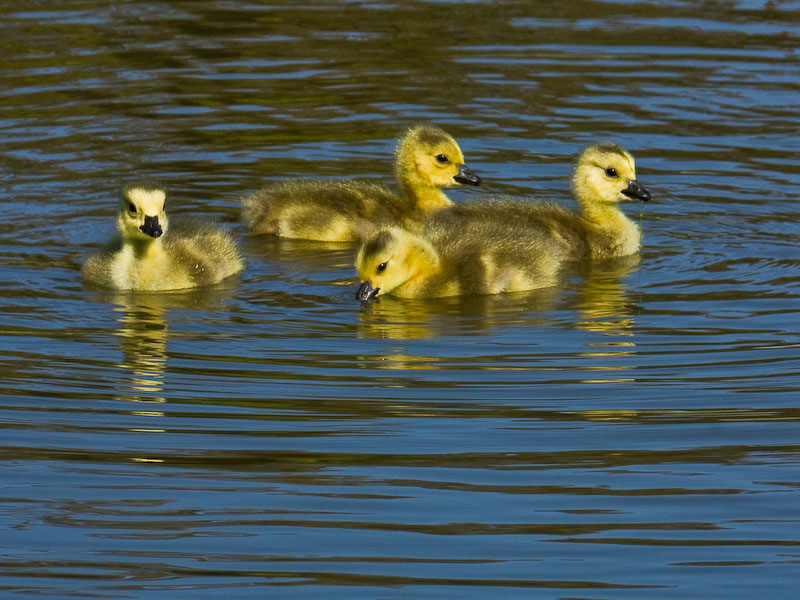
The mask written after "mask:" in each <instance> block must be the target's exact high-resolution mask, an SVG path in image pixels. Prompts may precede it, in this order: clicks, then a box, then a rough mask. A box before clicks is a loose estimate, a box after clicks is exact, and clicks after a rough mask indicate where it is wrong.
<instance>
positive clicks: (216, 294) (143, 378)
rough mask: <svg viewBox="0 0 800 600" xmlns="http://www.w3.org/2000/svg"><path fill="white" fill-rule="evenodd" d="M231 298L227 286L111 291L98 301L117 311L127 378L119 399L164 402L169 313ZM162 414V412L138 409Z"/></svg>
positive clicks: (122, 365) (212, 305)
mask: <svg viewBox="0 0 800 600" xmlns="http://www.w3.org/2000/svg"><path fill="white" fill-rule="evenodd" d="M228 297H230V290H229V289H228V288H225V287H214V288H204V289H203V290H202V291H182V292H169V293H155V294H153V293H146V292H144V293H142V292H109V293H104V294H102V295H101V296H100V297H98V300H100V301H103V302H109V303H111V304H115V305H116V306H115V307H114V311H115V312H116V313H118V315H119V316H118V322H119V329H118V330H117V331H116V335H117V337H118V338H119V348H120V350H121V352H122V360H121V361H120V363H119V367H120V368H121V369H122V372H123V373H127V374H128V377H127V378H126V379H124V380H121V381H120V385H119V396H118V398H119V399H120V400H125V401H129V402H145V403H155V404H158V403H164V402H166V398H165V396H164V383H165V377H166V373H167V365H168V353H167V343H168V341H169V336H170V332H169V321H168V314H169V311H170V310H173V309H192V310H214V309H215V308H217V307H219V305H220V304H221V302H222V301H223V300H224V299H225V298H228ZM137 412H138V413H139V414H148V415H151V416H163V413H162V412H160V411H137Z"/></svg>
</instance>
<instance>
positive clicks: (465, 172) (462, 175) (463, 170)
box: [453, 165, 481, 185]
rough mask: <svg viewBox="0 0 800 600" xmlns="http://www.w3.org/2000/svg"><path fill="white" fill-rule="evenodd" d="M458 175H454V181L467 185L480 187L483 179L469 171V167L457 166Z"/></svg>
mask: <svg viewBox="0 0 800 600" xmlns="http://www.w3.org/2000/svg"><path fill="white" fill-rule="evenodd" d="M456 166H457V167H458V173H456V174H455V175H453V180H454V181H457V182H458V183H466V184H468V185H480V184H481V178H480V177H478V176H477V175H476V174H475V173H473V172H472V171H470V170H469V167H468V166H467V165H456Z"/></svg>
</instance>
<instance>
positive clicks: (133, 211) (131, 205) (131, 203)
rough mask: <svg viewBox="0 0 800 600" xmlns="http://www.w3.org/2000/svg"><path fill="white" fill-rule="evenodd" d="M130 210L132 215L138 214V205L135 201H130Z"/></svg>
mask: <svg viewBox="0 0 800 600" xmlns="http://www.w3.org/2000/svg"><path fill="white" fill-rule="evenodd" d="M128 212H129V213H131V214H132V215H135V214H136V205H135V204H134V203H133V202H128Z"/></svg>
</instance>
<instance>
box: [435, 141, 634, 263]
mask: <svg viewBox="0 0 800 600" xmlns="http://www.w3.org/2000/svg"><path fill="white" fill-rule="evenodd" d="M572 193H573V197H574V198H575V200H576V201H577V203H578V206H579V212H575V211H572V210H568V209H565V208H563V207H561V206H559V205H558V204H555V203H552V202H525V201H518V200H511V199H494V200H488V201H484V202H472V203H465V204H459V205H454V206H452V207H449V208H447V209H444V210H442V211H439V212H437V213H436V214H435V215H434V217H433V220H434V221H437V222H439V223H440V224H449V226H451V227H452V226H456V225H457V224H463V223H465V222H473V221H479V222H480V221H487V220H490V221H491V220H494V221H499V222H507V223H508V222H514V223H516V224H517V225H524V226H526V227H528V228H529V229H530V230H531V231H532V232H533V231H535V232H537V233H536V235H540V234H545V235H547V236H549V237H550V238H551V239H553V240H554V241H555V242H556V243H557V244H558V245H559V247H560V248H561V252H563V253H564V254H565V255H566V256H568V257H569V258H573V259H583V258H613V257H620V256H628V255H631V254H635V253H636V252H638V251H639V248H640V245H641V231H640V229H639V226H638V225H637V224H636V223H635V222H633V221H632V220H631V219H630V218H628V217H627V216H626V215H625V213H624V212H623V211H622V209H621V208H620V206H619V203H620V202H623V201H626V200H639V201H641V202H647V201H648V200H650V192H648V191H647V190H646V189H645V188H644V186H642V185H641V184H640V183H639V182H638V181H637V180H636V168H635V163H634V159H633V156H631V154H630V153H629V152H628V151H627V150H625V149H624V148H622V147H621V146H619V145H617V144H610V143H607V144H596V145H593V146H589V147H587V148H586V149H585V150H584V151H583V152H582V153H581V154H580V156H579V157H578V160H577V162H576V164H575V168H574V170H573V175H572Z"/></svg>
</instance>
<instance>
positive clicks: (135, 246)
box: [128, 237, 164, 260]
mask: <svg viewBox="0 0 800 600" xmlns="http://www.w3.org/2000/svg"><path fill="white" fill-rule="evenodd" d="M162 240H163V238H161V237H158V238H152V237H148V238H130V239H128V245H129V246H130V248H131V250H132V251H133V255H134V256H135V257H136V258H137V259H139V260H144V259H151V258H154V257H156V256H159V255H161V254H163V253H164V244H163V243H162Z"/></svg>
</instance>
